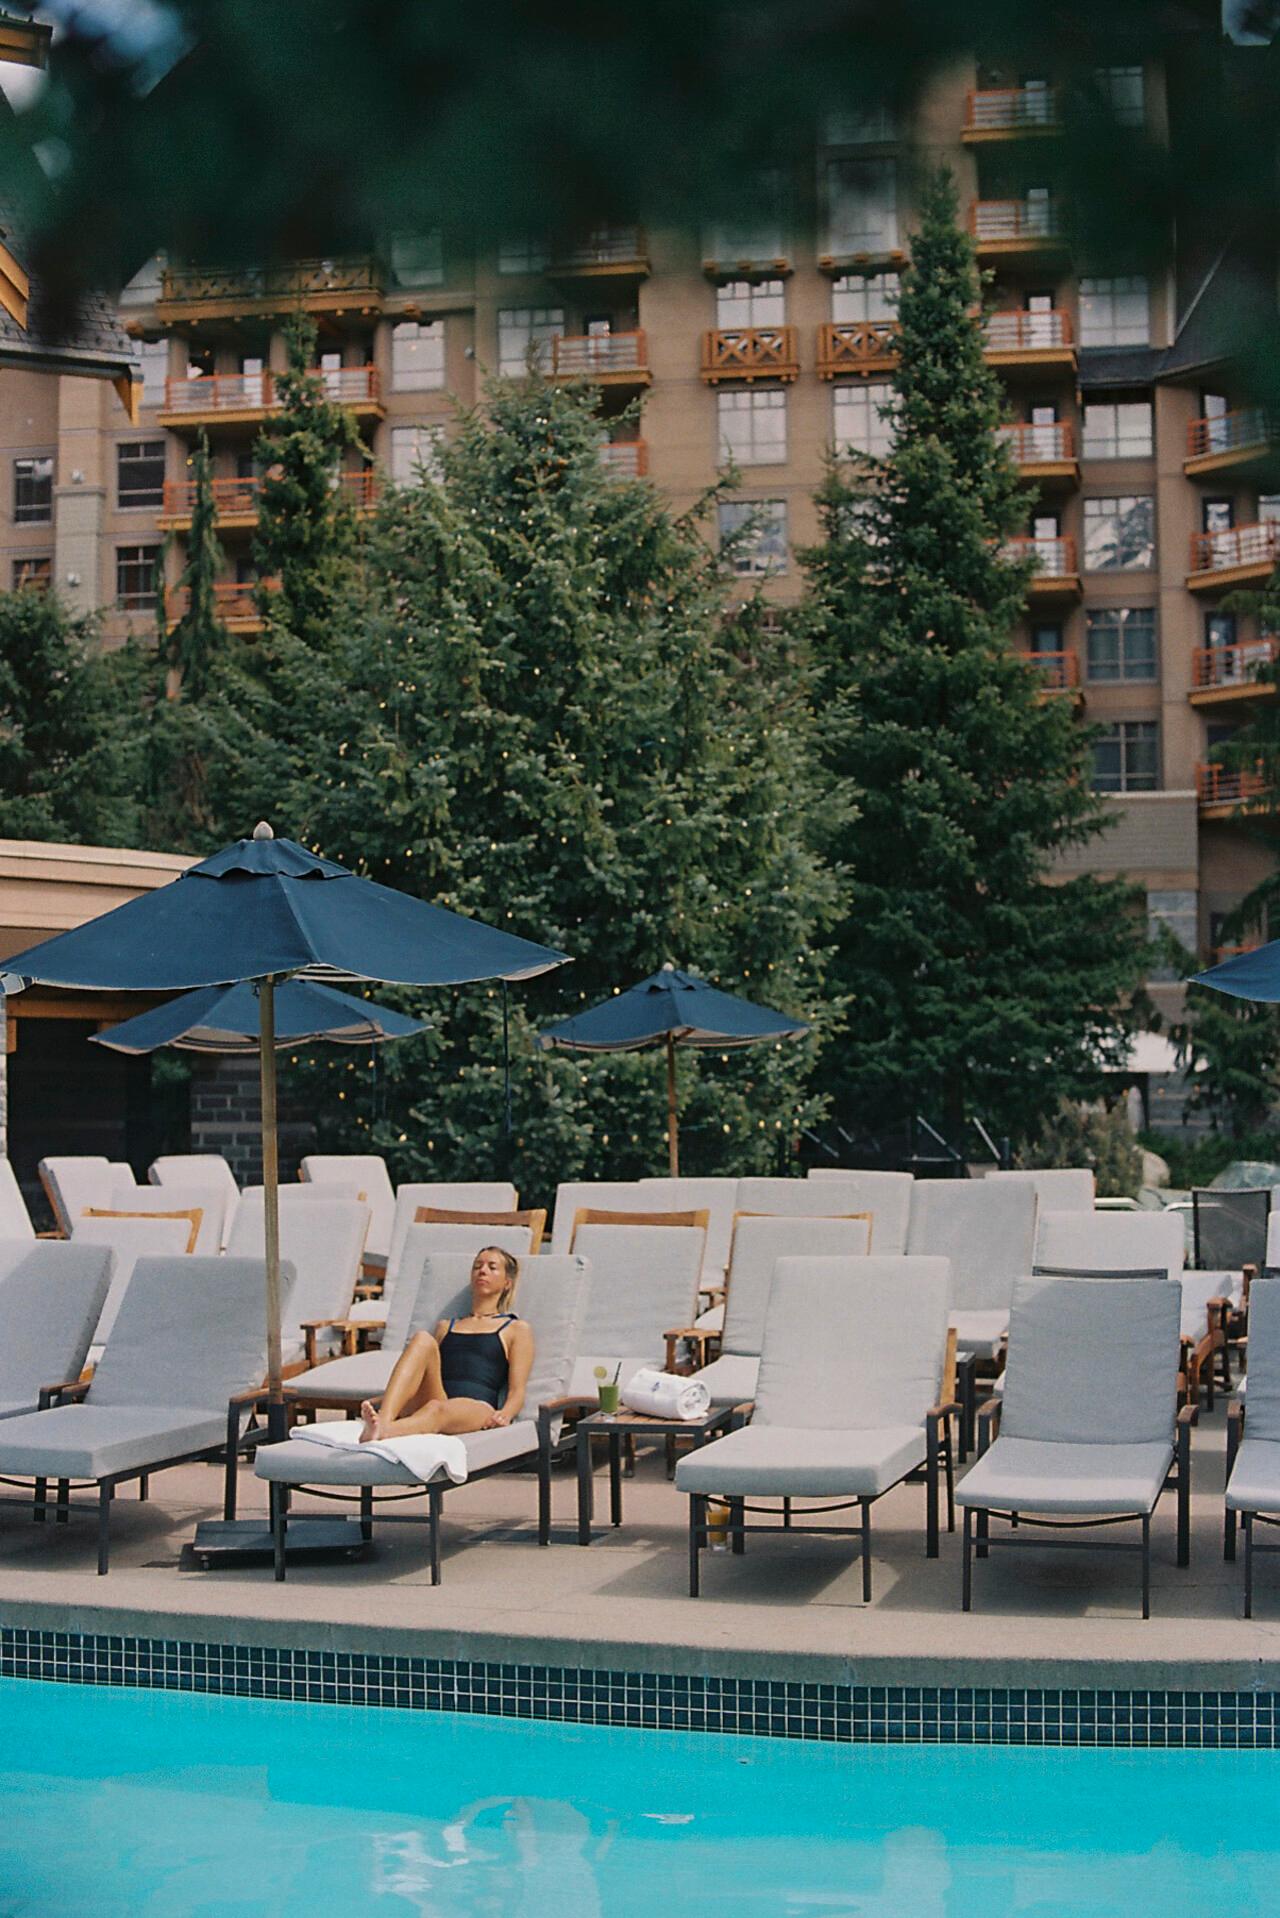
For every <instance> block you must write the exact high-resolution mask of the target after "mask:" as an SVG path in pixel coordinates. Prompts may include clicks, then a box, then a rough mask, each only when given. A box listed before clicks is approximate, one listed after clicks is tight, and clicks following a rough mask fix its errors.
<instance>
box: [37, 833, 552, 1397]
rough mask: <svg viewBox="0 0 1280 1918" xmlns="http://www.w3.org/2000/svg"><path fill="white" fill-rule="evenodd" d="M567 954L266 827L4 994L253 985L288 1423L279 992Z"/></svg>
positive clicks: (530, 967)
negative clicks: (296, 981)
mask: <svg viewBox="0 0 1280 1918" xmlns="http://www.w3.org/2000/svg"><path fill="white" fill-rule="evenodd" d="M565 958H566V955H565V954H564V953H562V952H556V951H554V950H553V949H552V948H551V947H549V946H539V945H534V944H533V943H532V941H530V940H528V939H519V938H517V937H515V936H514V935H513V934H512V933H508V932H499V931H498V930H497V929H496V928H495V927H493V926H486V925H484V924H482V923H481V921H479V920H476V919H466V918H464V917H463V916H462V915H461V914H459V913H453V912H447V911H445V910H444V909H443V908H442V907H440V906H430V905H427V904H426V903H425V902H424V901H423V900H421V899H414V898H411V897H410V896H409V895H408V894H406V893H400V892H393V891H392V890H391V889H390V887H387V886H379V885H377V884H376V883H375V882H374V881H373V880H371V879H361V878H359V877H357V875H356V874H355V873H353V872H349V871H348V870H347V868H346V867H345V866H339V865H337V864H335V862H334V861H333V860H331V859H322V858H320V857H319V855H318V854H316V853H313V852H308V850H307V848H306V847H305V846H300V845H298V844H297V843H296V841H294V840H292V839H277V838H276V837H275V835H274V834H273V832H272V830H271V828H270V826H268V825H266V824H265V823H263V824H260V825H258V826H256V827H255V828H254V832H253V837H252V838H251V839H238V840H236V841H235V842H234V844H232V845H230V846H225V847H224V848H223V849H222V851H221V852H217V853H214V855H213V857H212V858H210V859H205V860H202V861H201V862H200V864H199V865H195V866H192V867H190V868H189V869H188V870H187V871H186V872H184V873H182V874H180V876H179V877H178V878H177V879H175V880H174V881H173V882H172V883H171V884H169V885H167V886H162V887H160V888H158V889H157V890H156V891H155V892H149V893H144V894H142V895H141V897H139V898H137V899H131V900H129V901H128V902H127V903H126V904H125V905H123V906H117V907H116V908H115V909H114V911H112V912H106V913H103V914H101V916H100V917H98V918H97V919H91V920H89V921H88V922H87V923H86V924H85V925H83V926H77V927H76V928H75V929H74V930H73V931H71V932H63V933H59V934H58V935H57V937H56V938H53V939H46V940H45V941H44V942H43V943H42V944H40V945H38V946H32V947H31V948H30V949H29V950H28V951H27V952H22V953H18V954H17V955H16V956H15V957H14V958H12V959H10V960H8V961H7V962H6V966H5V971H4V974H3V975H2V976H0V988H2V989H3V990H5V991H12V990H14V989H19V990H20V989H21V988H22V987H23V986H27V985H49V986H62V987H65V988H69V989H72V990H81V991H113V992H120V991H125V992H129V991H133V992H183V991H189V990H191V989H192V988H193V987H197V986H227V985H232V984H235V983H236V982H238V981H242V980H254V981H257V988H258V989H257V999H258V1015H259V1029H258V1054H259V1070H260V1073H261V1081H262V1182H263V1186H264V1188H265V1191H264V1198H265V1203H264V1206H263V1211H264V1214H265V1219H266V1233H265V1240H266V1244H265V1251H266V1279H267V1381H268V1404H269V1420H270V1425H271V1428H272V1431H273V1435H274V1432H275V1431H278V1430H282V1429H283V1407H284V1396H283V1391H282V1387H281V1378H280V1212H279V1203H278V1188H279V1160H278V1153H277V1142H276V1051H275V1047H276V1032H275V1008H276V989H277V987H278V986H280V985H281V984H282V983H283V982H284V981H285V980H287V979H290V978H303V979H308V980H320V981H322V982H329V981H333V980H368V981H374V980H384V981H387V982H389V983H394V984H397V985H417V986H445V985H462V984H464V983H467V982H470V981H473V980H479V979H503V980H508V979H532V978H535V977H536V976H537V975H538V974H539V973H542V972H547V971H549V970H550V969H551V968H552V967H553V966H558V965H562V964H563V963H564V961H565Z"/></svg>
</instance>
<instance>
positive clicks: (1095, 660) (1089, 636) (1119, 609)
mask: <svg viewBox="0 0 1280 1918" xmlns="http://www.w3.org/2000/svg"><path fill="white" fill-rule="evenodd" d="M1084 620H1085V643H1084V657H1085V679H1086V681H1087V682H1088V683H1089V685H1091V686H1156V685H1158V684H1159V682H1160V627H1159V619H1158V615H1157V609H1156V608H1155V607H1154V606H1090V607H1087V608H1086V609H1085V616H1084ZM1107 621H1114V628H1113V631H1112V633H1111V635H1110V637H1111V638H1112V640H1113V642H1114V643H1113V646H1112V648H1111V650H1112V653H1113V660H1112V661H1110V662H1104V661H1103V659H1102V647H1101V644H1100V643H1098V642H1100V641H1101V640H1102V639H1103V638H1104V636H1107V635H1106V627H1105V625H1104V622H1107ZM1148 639H1149V642H1150V648H1149V651H1150V657H1149V660H1147V659H1145V658H1144V659H1141V660H1139V659H1137V658H1136V655H1137V653H1138V651H1139V648H1141V649H1142V650H1143V651H1145V650H1146V645H1147V640H1148ZM1131 655H1134V656H1131ZM1110 663H1113V664H1114V667H1115V670H1114V672H1112V671H1109V670H1101V667H1102V666H1103V665H1104V664H1110ZM1148 664H1149V665H1150V671H1147V670H1146V667H1147V665H1148ZM1135 667H1137V668H1139V669H1138V670H1135Z"/></svg>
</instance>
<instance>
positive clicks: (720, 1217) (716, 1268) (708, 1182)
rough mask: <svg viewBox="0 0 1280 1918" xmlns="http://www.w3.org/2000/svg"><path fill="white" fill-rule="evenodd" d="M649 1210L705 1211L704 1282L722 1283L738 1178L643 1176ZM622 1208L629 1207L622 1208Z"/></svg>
mask: <svg viewBox="0 0 1280 1918" xmlns="http://www.w3.org/2000/svg"><path fill="white" fill-rule="evenodd" d="M640 1184H641V1187H642V1189H643V1191H644V1194H645V1209H646V1210H647V1209H648V1208H649V1206H651V1205H653V1206H656V1208H657V1210H658V1211H659V1212H705V1213H706V1215H707V1243H706V1246H705V1248H704V1250H703V1254H702V1282H703V1284H704V1285H710V1284H712V1283H715V1284H718V1283H719V1280H720V1277H721V1275H722V1274H723V1272H724V1269H725V1267H726V1266H727V1265H728V1263H729V1244H730V1241H731V1239H732V1238H733V1215H734V1213H735V1212H736V1211H737V1209H738V1181H737V1180H736V1179H728V1178H724V1177H714V1178H706V1179H683V1178H681V1179H641V1181H640ZM619 1209H620V1210H623V1209H626V1208H619Z"/></svg>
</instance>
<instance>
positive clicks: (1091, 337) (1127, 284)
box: [1076, 273, 1151, 347]
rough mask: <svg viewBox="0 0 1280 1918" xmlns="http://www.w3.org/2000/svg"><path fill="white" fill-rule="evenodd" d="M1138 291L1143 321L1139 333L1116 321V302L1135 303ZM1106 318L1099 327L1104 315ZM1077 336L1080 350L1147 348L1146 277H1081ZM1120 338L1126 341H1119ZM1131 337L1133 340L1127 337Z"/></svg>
mask: <svg viewBox="0 0 1280 1918" xmlns="http://www.w3.org/2000/svg"><path fill="white" fill-rule="evenodd" d="M1139 288H1140V289H1141V299H1142V303H1143V319H1142V327H1141V332H1140V333H1139V332H1138V331H1137V329H1136V324H1135V323H1133V322H1130V323H1129V324H1128V325H1125V326H1122V325H1121V324H1120V323H1119V320H1118V318H1117V301H1118V300H1124V299H1135V300H1136V299H1137V298H1138V297H1139V292H1138V289H1139ZM1104 312H1105V313H1106V314H1107V315H1108V319H1107V323H1106V324H1105V325H1103V324H1102V315H1103V313H1104ZM1076 330H1077V334H1078V337H1079V342H1080V345H1081V346H1082V347H1090V346H1150V344H1151V281H1150V279H1149V278H1148V276H1147V275H1146V274H1145V273H1111V274H1089V273H1086V274H1083V275H1082V276H1081V279H1080V283H1079V309H1078V321H1077V329H1076ZM1121 334H1123V335H1125V337H1123V338H1121V337H1119V336H1120V335H1121ZM1130 334H1132V337H1128V336H1129V335H1130Z"/></svg>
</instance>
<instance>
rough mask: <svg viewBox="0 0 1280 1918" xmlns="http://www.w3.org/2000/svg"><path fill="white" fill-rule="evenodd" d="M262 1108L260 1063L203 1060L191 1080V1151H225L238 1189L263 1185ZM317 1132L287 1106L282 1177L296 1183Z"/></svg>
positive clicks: (282, 1124) (283, 1115) (282, 1116)
mask: <svg viewBox="0 0 1280 1918" xmlns="http://www.w3.org/2000/svg"><path fill="white" fill-rule="evenodd" d="M260 1111H261V1105H260V1100H259V1095H258V1061H257V1059H256V1058H230V1059H210V1060H201V1061H200V1063H199V1064H198V1065H197V1067H196V1069H195V1072H194V1073H193V1075H192V1079H191V1150H192V1151H193V1152H220V1153H221V1154H222V1155H223V1157H224V1158H225V1159H226V1160H227V1162H228V1164H229V1165H230V1167H231V1170H232V1171H233V1172H234V1174H235V1176H236V1182H237V1184H239V1185H242V1186H243V1185H261V1183H262V1135H261V1132H260V1129H259V1114H260ZM314 1137H315V1127H314V1126H313V1125H312V1124H311V1122H310V1121H309V1120H308V1119H306V1118H305V1117H303V1116H302V1115H300V1114H299V1113H298V1112H296V1111H293V1112H291V1111H290V1110H289V1109H288V1107H287V1105H286V1106H282V1108H281V1112H280V1177H281V1178H282V1179H296V1178H297V1176H298V1162H299V1160H300V1159H301V1158H302V1157H303V1155H304V1153H307V1152H309V1151H310V1150H311V1147H312V1144H313V1141H314Z"/></svg>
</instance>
